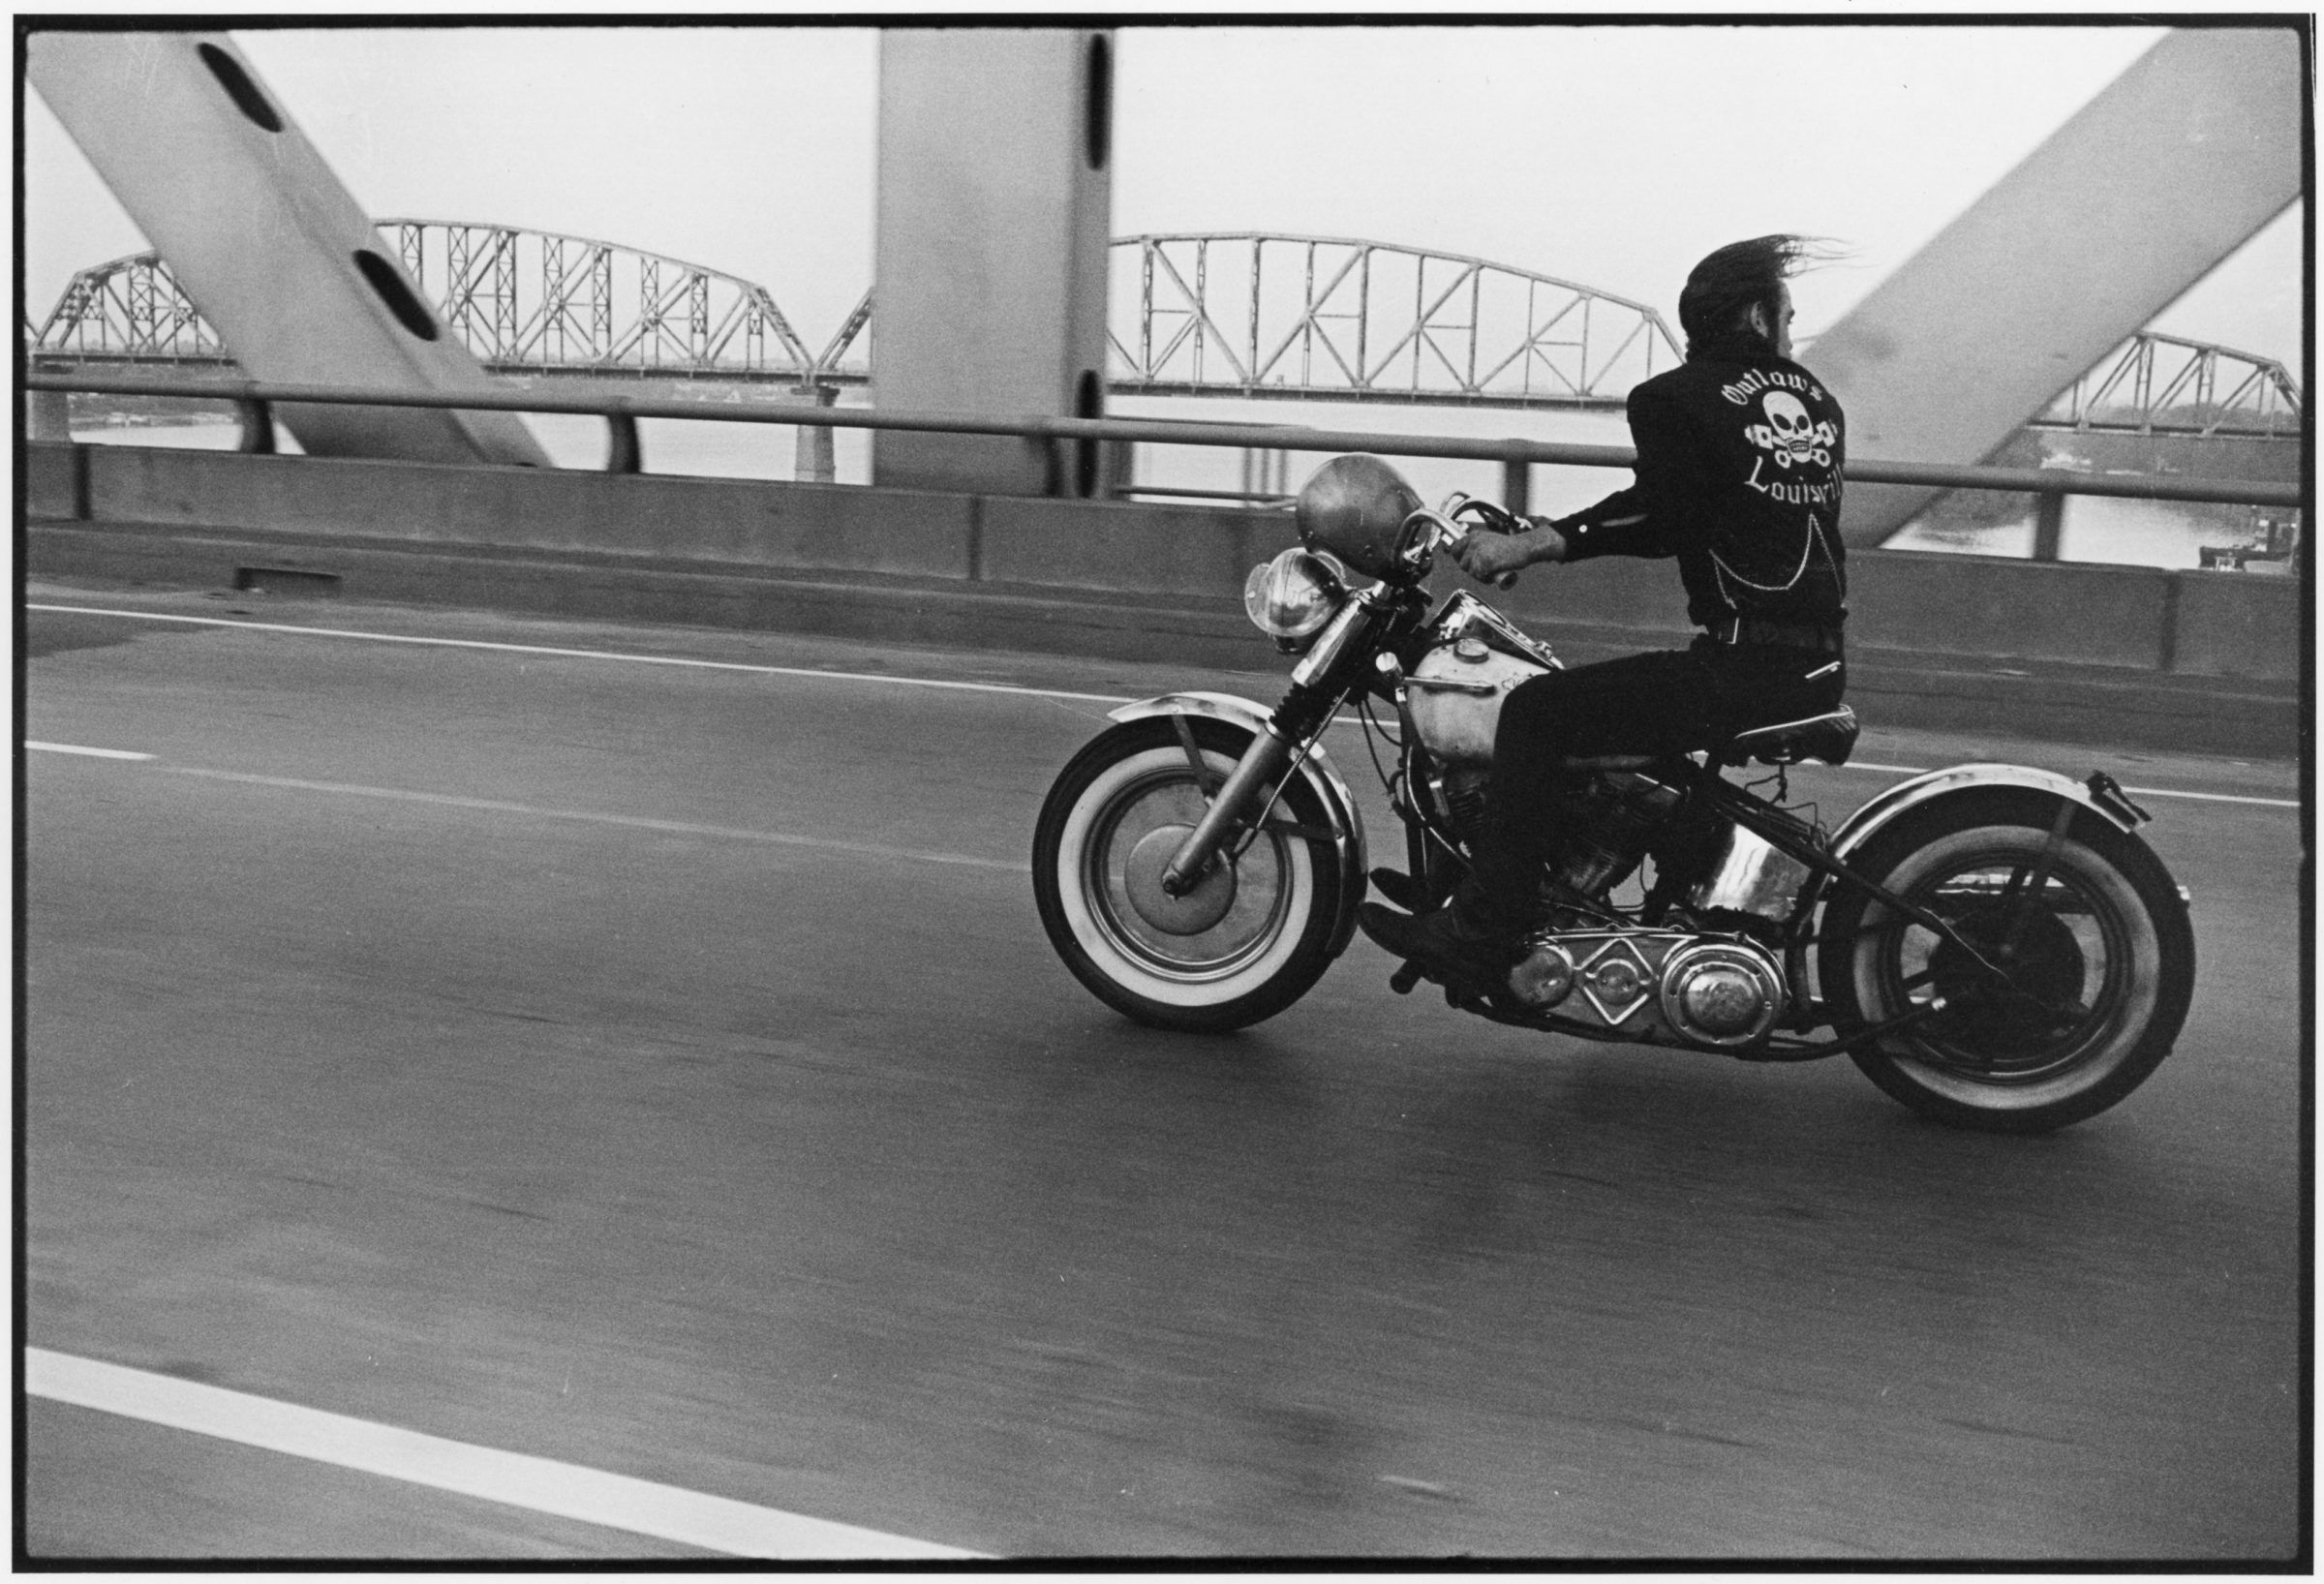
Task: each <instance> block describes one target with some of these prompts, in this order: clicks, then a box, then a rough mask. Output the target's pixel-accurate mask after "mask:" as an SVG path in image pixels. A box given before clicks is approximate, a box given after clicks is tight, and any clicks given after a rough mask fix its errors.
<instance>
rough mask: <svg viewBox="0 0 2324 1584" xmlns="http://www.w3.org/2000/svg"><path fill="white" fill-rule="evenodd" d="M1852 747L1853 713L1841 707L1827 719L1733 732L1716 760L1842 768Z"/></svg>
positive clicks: (1735, 762) (1854, 729)
mask: <svg viewBox="0 0 2324 1584" xmlns="http://www.w3.org/2000/svg"><path fill="white" fill-rule="evenodd" d="M1855 746H1856V712H1855V711H1853V710H1851V709H1850V708H1849V707H1848V706H1847V705H1845V704H1843V705H1842V706H1840V708H1839V709H1837V710H1834V711H1833V712H1832V713H1831V714H1829V715H1812V716H1808V717H1807V718H1806V719H1805V720H1786V721H1783V722H1780V723H1779V724H1777V725H1773V726H1758V727H1755V728H1753V729H1752V730H1750V731H1747V732H1737V733H1736V734H1735V735H1734V736H1733V737H1731V738H1729V739H1728V741H1727V742H1726V743H1725V744H1723V745H1722V746H1720V749H1719V757H1720V758H1722V759H1725V760H1726V761H1728V763H1729V764H1737V763H1740V762H1742V761H1743V760H1745V759H1756V760H1758V762H1759V763H1760V764H1763V765H1796V764H1803V763H1806V762H1808V761H1811V760H1812V761H1814V762H1816V763H1819V764H1826V765H1844V764H1846V763H1848V756H1849V755H1850V753H1852V752H1854V751H1855Z"/></svg>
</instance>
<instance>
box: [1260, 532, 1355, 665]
mask: <svg viewBox="0 0 2324 1584" xmlns="http://www.w3.org/2000/svg"><path fill="white" fill-rule="evenodd" d="M1347 602H1348V579H1347V568H1346V567H1344V566H1342V565H1340V564H1339V563H1338V562H1337V561H1335V560H1334V559H1332V558H1331V557H1330V556H1327V555H1325V554H1323V553H1322V552H1320V551H1315V550H1286V551H1284V552H1283V553H1282V554H1281V555H1279V556H1277V557H1276V558H1275V559H1274V560H1273V561H1269V562H1261V563H1260V564H1258V565H1256V566H1254V567H1252V568H1251V575H1250V579H1249V580H1248V581H1247V582H1245V583H1244V584H1243V586H1242V608H1243V609H1244V610H1245V611H1248V612H1249V613H1250V617H1251V622H1252V624H1254V625H1255V626H1257V627H1258V628H1259V630H1260V631H1261V632H1264V633H1266V634H1267V635H1268V636H1269V637H1270V638H1273V639H1275V640H1277V641H1278V642H1280V643H1286V644H1297V643H1303V642H1305V641H1306V640H1308V639H1310V638H1313V637H1314V636H1315V635H1316V634H1317V633H1319V632H1321V631H1323V630H1324V628H1325V626H1326V625H1327V624H1329V623H1330V620H1331V618H1332V617H1334V616H1336V615H1338V614H1339V607H1340V606H1342V605H1344V604H1346V603H1347Z"/></svg>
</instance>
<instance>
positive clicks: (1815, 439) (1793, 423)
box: [1743, 390, 1840, 468]
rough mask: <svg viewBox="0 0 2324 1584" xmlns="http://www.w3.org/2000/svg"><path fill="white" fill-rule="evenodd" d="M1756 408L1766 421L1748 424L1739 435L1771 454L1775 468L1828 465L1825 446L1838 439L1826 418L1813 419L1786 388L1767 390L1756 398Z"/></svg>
mask: <svg viewBox="0 0 2324 1584" xmlns="http://www.w3.org/2000/svg"><path fill="white" fill-rule="evenodd" d="M1759 411H1761V412H1762V413H1764V414H1766V418H1767V421H1766V422H1765V423H1755V424H1752V425H1750V426H1749V427H1748V428H1746V429H1745V430H1744V431H1743V434H1744V436H1745V438H1747V439H1748V440H1749V441H1750V442H1752V444H1754V445H1757V446H1758V447H1760V448H1761V449H1763V450H1765V451H1767V452H1769V453H1771V454H1772V455H1773V456H1774V458H1775V461H1776V465H1777V466H1778V467H1781V468H1789V467H1791V466H1792V465H1794V464H1797V465H1799V466H1801V467H1806V466H1807V465H1809V464H1810V463H1813V464H1815V465H1816V466H1817V467H1819V468H1828V467H1830V466H1831V465H1832V453H1831V451H1830V450H1829V449H1828V447H1829V446H1830V445H1831V444H1832V442H1835V441H1837V440H1838V439H1839V438H1840V432H1839V431H1838V430H1836V429H1834V428H1833V427H1832V426H1831V424H1830V422H1829V421H1825V422H1822V423H1819V422H1817V421H1816V419H1815V417H1814V415H1813V414H1811V413H1810V412H1809V411H1808V409H1807V406H1806V404H1805V403H1803V402H1801V401H1800V399H1799V398H1798V397H1796V396H1794V395H1792V394H1791V393H1790V392H1789V391H1785V390H1771V391H1769V392H1767V394H1766V395H1764V396H1762V397H1760V398H1759Z"/></svg>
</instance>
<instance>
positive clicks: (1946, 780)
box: [1798, 764, 2139, 918]
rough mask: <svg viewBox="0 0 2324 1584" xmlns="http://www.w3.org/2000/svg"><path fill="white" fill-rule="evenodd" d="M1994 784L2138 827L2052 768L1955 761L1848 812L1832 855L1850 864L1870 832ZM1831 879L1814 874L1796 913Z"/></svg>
mask: <svg viewBox="0 0 2324 1584" xmlns="http://www.w3.org/2000/svg"><path fill="white" fill-rule="evenodd" d="M2109 784H2111V783H2109ZM1996 788H2006V789H2009V790H2014V791H2020V792H2032V793H2035V794H2039V795H2043V796H2047V797H2053V798H2059V799H2063V800H2064V801H2065V802H2067V803H2071V804H2078V805H2079V806H2081V807H2084V808H2087V809H2089V810H2090V811H2091V812H2092V813H2094V814H2095V815H2097V816H2098V817H2099V818H2100V819H2102V820H2104V821H2106V823H2107V824H2109V825H2112V826H2113V827H2114V828H2115V829H2116V830H2118V831H2125V832H2126V831H2133V830H2136V829H2137V828H2138V823H2139V822H2138V819H2137V817H2136V816H2135V815H2134V814H2133V813H2131V812H2129V811H2128V810H2127V809H2126V808H2125V807H2123V806H2122V805H2121V804H2119V803H2117V802H2114V801H2108V800H2101V799H2100V798H2099V796H2098V795H2097V794H2096V793H2095V791H2093V790H2092V788H2091V787H2089V786H2087V785H2085V784H2084V783H2082V782H2080V781H2077V780H2073V779H2070V778H2068V777H2064V776H2061V775H2059V774H2057V773H2056V772H2055V771H2049V770H2034V769H2032V768H2031V767H2029V766H2026V765H1987V764H1978V765H1954V766H1953V767H1952V768H1951V769H1949V770H1932V771H1927V772H1924V773H1923V774H1921V775H1918V776H1915V777H1912V778H1911V780H1905V781H1899V782H1897V783H1896V785H1894V786H1892V787H1890V788H1888V790H1886V791H1885V792H1882V793H1881V795H1880V796H1879V797H1877V798H1874V799H1873V800H1872V801H1871V802H1870V803H1867V804H1866V805H1864V807H1861V808H1859V809H1857V810H1856V811H1855V812H1854V813H1852V814H1850V815H1849V816H1848V818H1847V819H1846V820H1845V821H1843V822H1842V824H1841V826H1840V829H1839V830H1838V831H1836V832H1834V833H1833V836H1832V846H1831V856H1832V857H1834V858H1836V859H1838V860H1839V861H1840V862H1841V863H1843V864H1848V863H1852V862H1854V860H1855V856H1856V855H1857V854H1858V853H1860V852H1862V851H1863V850H1864V848H1865V846H1866V845H1867V844H1868V843H1869V842H1870V841H1871V840H1872V838H1874V837H1876V836H1878V835H1880V834H1881V831H1883V830H1885V829H1887V828H1888V827H1889V826H1890V825H1893V824H1894V823H1895V822H1896V821H1898V820H1899V819H1902V818H1904V817H1905V816H1906V815H1907V814H1911V813H1916V812H1918V811H1919V810H1921V809H1923V808H1926V807H1930V806H1931V805H1932V804H1937V803H1942V802H1943V801H1945V800H1946V799H1948V798H1956V797H1962V796H1967V795H1973V794H1976V793H1980V792H1989V791H1992V790H1994V789H1996ZM2117 796H2118V797H2119V793H2118V794H2117ZM1831 883H1832V882H1831V881H1830V879H1829V877H1827V876H1825V875H1823V874H1821V873H1819V874H1817V876H1816V877H1815V878H1814V880H1813V881H1811V882H1810V884H1809V886H1808V888H1807V891H1806V893H1805V894H1804V895H1803V896H1802V897H1801V898H1800V902H1799V914H1798V916H1799V917H1802V918H1805V917H1806V916H1807V914H1808V911H1809V909H1810V908H1812V907H1813V906H1814V905H1815V904H1816V903H1817V902H1819V901H1820V900H1822V899H1823V894H1824V893H1825V892H1826V891H1827V890H1829V889H1830V886H1831Z"/></svg>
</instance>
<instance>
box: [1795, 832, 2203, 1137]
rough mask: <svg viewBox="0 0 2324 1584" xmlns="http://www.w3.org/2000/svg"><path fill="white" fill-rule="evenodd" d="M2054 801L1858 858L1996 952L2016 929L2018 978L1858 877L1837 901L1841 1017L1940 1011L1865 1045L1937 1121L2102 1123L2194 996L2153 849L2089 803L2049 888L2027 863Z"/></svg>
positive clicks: (1832, 952) (1876, 1075) (1830, 985)
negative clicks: (1876, 895)
mask: <svg viewBox="0 0 2324 1584" xmlns="http://www.w3.org/2000/svg"><path fill="white" fill-rule="evenodd" d="M2056 809H2057V805H2056V803H2055V802H2049V801H2047V800H2028V799H2014V798H2003V799H1975V800H1956V801H1952V802H1947V803H1945V804H1942V805H1939V806H1937V807H1932V808H1930V809H1929V810H1927V811H1926V812H1925V813H1923V814H1921V815H1918V816H1916V817H1908V818H1906V819H1903V820H1900V821H1899V822H1898V824H1897V826H1896V827H1895V828H1893V829H1891V830H1888V831H1883V832H1881V834H1880V835H1879V836H1878V837H1876V838H1874V839H1873V841H1872V842H1871V844H1870V845H1869V846H1868V848H1867V849H1866V850H1865V851H1864V852H1863V853H1861V854H1859V855H1858V856H1857V858H1856V859H1855V860H1854V861H1853V863H1852V864H1851V867H1852V868H1856V869H1857V870H1858V872H1860V873H1863V874H1865V875H1866V876H1867V877H1869V878H1872V879H1875V880H1878V881H1879V882H1880V883H1881V885H1883V886H1885V887H1886V888H1887V889H1888V890H1890V891H1892V892H1894V893H1896V894H1897V895H1898V896H1900V897H1903V898H1905V899H1908V900H1910V901H1912V902H1914V903H1917V904H1918V905H1919V906H1921V907H1924V908H1926V909H1928V910H1929V911H1930V912H1932V913H1934V914H1936V915H1937V916H1938V917H1940V918H1942V919H1943V920H1945V921H1946V922H1947V923H1948V924H1950V925H1951V926H1952V927H1953V928H1954V929H1955V930H1957V931H1958V932H1959V933H1960V935H1961V936H1962V938H1963V939H1965V940H1967V941H1968V942H1969V943H1970V944H1971V945H1972V946H1973V947H1974V948H1975V949H1976V950H1977V951H1978V952H1979V953H1981V954H1983V955H1984V956H1985V957H1986V958H1987V960H1998V959H1999V955H2000V953H2001V952H2002V950H2003V944H2004V942H2005V941H2007V940H2008V939H2009V935H2010V931H2011V929H2012V928H2013V927H2014V929H2015V931H2016V939H2015V943H2014V947H2013V948H2012V950H2011V952H2010V955H2009V959H2008V962H2007V964H2006V965H2007V968H2008V972H2009V987H2008V989H2006V990H2003V989H2001V988H1998V987H1996V986H1995V985H1994V983H1993V981H1992V978H1991V976H1990V975H1988V974H1985V973H1983V972H1982V971H1981V970H1979V969H1978V968H1977V967H1975V965H1974V964H1973V963H1972V960H1970V958H1969V957H1968V955H1967V954H1966V953H1964V952H1963V951H1962V950H1961V949H1960V948H1959V947H1958V946H1955V945H1953V944H1952V943H1951V942H1949V941H1946V940H1944V939H1943V938H1942V936H1940V935H1938V934H1937V933H1936V932H1935V931H1934V930H1931V929H1927V928H1926V927H1924V926H1922V925H1918V924H1915V923H1913V922H1911V920H1909V919H1907V918H1906V917H1905V916H1904V915H1903V914H1901V913H1898V912H1897V911H1896V910H1895V909H1893V908H1890V907H1888V906H1886V905H1884V904H1882V903H1881V902H1880V901H1879V900H1877V899H1873V898H1870V897H1867V896H1864V895H1863V894H1861V893H1858V892H1855V891H1854V890H1853V889H1852V888H1851V889H1850V890H1849V891H1847V892H1845V893H1843V894H1841V895H1839V896H1837V897H1835V898H1834V899H1833V900H1832V901H1831V903H1830V904H1829V906H1828V907H1827V910H1826V914H1825V923H1824V928H1823V929H1822V930H1821V932H1820V933H1821V936H1822V940H1823V945H1822V948H1821V951H1820V954H1819V959H1818V972H1819V977H1820V978H1821V981H1822V984H1823V988H1824V995H1825V999H1826V1000H1827V1001H1828V1002H1829V1003H1830V1005H1831V1007H1832V1010H1833V1013H1834V1018H1833V1021H1834V1025H1835V1026H1836V1027H1838V1028H1839V1029H1840V1030H1841V1031H1843V1032H1845V1031H1846V1030H1847V1029H1848V1028H1849V1027H1850V1026H1860V1025H1862V1024H1865V1023H1873V1022H1882V1021H1886V1020H1889V1019H1891V1018H1897V1017H1902V1016H1904V1015H1905V1014H1906V1013H1908V1012H1910V1011H1911V1009H1912V1008H1914V1007H1916V1006H1921V1005H1925V1004H1927V1003H1928V1002H1929V1001H1930V1000H1931V999H1932V998H1934V997H1938V996H1942V998H1943V999H1944V1001H1945V1007H1944V1009H1943V1010H1942V1011H1940V1012H1937V1013H1934V1014H1932V1015H1930V1016H1929V1017H1928V1018H1927V1019H1926V1020H1923V1021H1921V1022H1919V1023H1917V1024H1915V1025H1913V1026H1912V1027H1911V1028H1907V1029H1904V1030H1901V1031H1899V1032H1897V1033H1895V1034H1892V1035H1889V1036H1888V1037H1887V1038H1885V1039H1884V1040H1882V1041H1881V1043H1880V1044H1879V1045H1877V1046H1875V1047H1873V1048H1871V1049H1868V1050H1863V1051H1855V1052H1854V1053H1853V1054H1854V1060H1855V1063H1856V1065H1857V1067H1859V1068H1860V1069H1862V1071H1863V1072H1864V1075H1865V1076H1866V1077H1867V1078H1870V1079H1871V1080H1872V1081H1873V1082H1875V1083H1877V1084H1879V1085H1880V1086H1881V1089H1883V1090H1884V1091H1886V1092H1887V1093H1888V1094H1889V1095H1890V1096H1891V1097H1893V1098H1894V1099H1896V1100H1899V1101H1901V1102H1903V1103H1904V1104H1905V1105H1907V1106H1909V1107H1911V1109H1912V1110H1914V1111H1916V1112H1920V1113H1921V1114H1922V1115H1924V1116H1929V1117H1933V1118H1935V1119H1936V1120H1938V1121H1941V1122H1946V1123H1950V1124H1952V1125H1954V1126H1958V1127H1968V1128H1976V1129H1981V1130H1984V1131H1987V1132H1998V1133H2047V1132H2049V1131H2051V1130H2053V1129H2056V1128H2061V1127H2064V1126H2066V1125H2067V1124H2068V1123H2072V1122H2079V1121H2082V1120H2084V1119H2085V1118H2087V1117H2091V1116H2095V1115H2096V1114H2097V1113H2098V1112H2102V1111H2104V1110H2105V1109H2106V1108H2108V1107H2109V1106H2112V1105H2114V1104H2115V1103H2117V1102H2118V1101H2120V1100H2122V1099H2123V1097H2124V1096H2125V1095H2127V1094H2129V1093H2130V1091H2131V1090H2133V1089H2135V1088H2137V1087H2138V1086H2139V1084H2141V1083H2143V1082H2145V1081H2146V1080H2147V1078H2148V1077H2149V1076H2150V1075H2151V1074H2153V1072H2154V1071H2155V1069H2156V1066H2158V1065H2159V1064H2160V1063H2161V1061H2162V1058H2163V1057H2164V1056H2166V1055H2168V1054H2169V1053H2170V1050H2171V1046H2172V1043H2173V1042H2174V1041H2176V1040H2177V1039H2178V1037H2179V1029H2180V1027H2181V1025H2182V1024H2183V1023H2185V1022H2186V1010H2187V1004H2188V1002H2189V1001H2190V1000H2191V999H2192V996H2193V993H2194V979H2195V942H2194V930H2193V928H2192V926H2191V925H2190V924H2189V922H2188V920H2187V916H2186V907H2185V905H2184V904H2183V903H2182V902H2181V901H2180V899H2179V894H2178V889H2177V887H2176V886H2174V885H2173V884H2172V882H2171V879H2170V876H2169V874H2168V873H2167V872H2166V871H2165V870H2164V869H2163V868H2162V865H2161V863H2160V862H2159V861H2158V860H2157V859H2156V857H2155V855H2154V854H2153V853H2152V852H2151V851H2150V850H2149V849H2148V847H2147V845H2146V843H2144V842H2143V841H2140V840H2138V839H2137V838H2135V837H2133V836H2129V835H2127V834H2125V833H2124V832H2122V831H2120V830H2117V829H2116V828H2114V827H2113V826H2111V825H2108V824H2107V823H2105V822H2104V821H2103V820H2101V819H2099V818H2098V817H2097V816H2096V815H2095V814H2087V813H2079V812H2078V813H2077V814H2076V815H2075V816H2074V820H2073V823H2072V824H2071V826H2069V827H2068V830H2067V834H2066V836H2065V838H2064V839H2063V840H2062V841H2061V842H2060V843H2059V844H2058V849H2057V851H2056V852H2055V854H2053V856H2052V860H2051V865H2050V870H2049V874H2048V876H2047V878H2046V879H2045V880H2044V882H2043V884H2042V886H2041V888H2040V890H2039V891H2038V892H2034V891H2033V890H2032V889H2031V879H2032V873H2033V869H2034V868H2035V867H2036V866H2037V864H2038V861H2039V858H2040V854H2041V851H2042V848H2043V847H2044V846H2045V845H2046V844H2047V842H2048V840H2049V832H2050V824H2051V820H2052V818H2053V817H2054V815H2055V812H2056Z"/></svg>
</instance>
